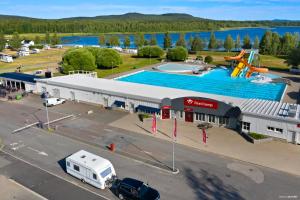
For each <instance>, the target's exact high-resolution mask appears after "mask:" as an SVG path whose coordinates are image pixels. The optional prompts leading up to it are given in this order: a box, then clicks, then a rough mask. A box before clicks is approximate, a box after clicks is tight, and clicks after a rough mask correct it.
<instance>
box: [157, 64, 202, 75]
mask: <svg viewBox="0 0 300 200" xmlns="http://www.w3.org/2000/svg"><path fill="white" fill-rule="evenodd" d="M156 68H157V69H158V70H160V71H164V72H172V73H188V72H193V71H198V70H203V68H204V67H203V66H195V65H188V64H176V63H167V64H163V65H160V66H157V67H156Z"/></svg>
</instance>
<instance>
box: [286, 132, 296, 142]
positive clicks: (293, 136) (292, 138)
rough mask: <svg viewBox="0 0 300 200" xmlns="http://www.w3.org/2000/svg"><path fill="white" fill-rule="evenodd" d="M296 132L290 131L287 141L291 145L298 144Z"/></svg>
mask: <svg viewBox="0 0 300 200" xmlns="http://www.w3.org/2000/svg"><path fill="white" fill-rule="evenodd" d="M296 136H297V135H296V132H295V131H288V135H287V141H288V142H291V143H296V139H297V138H296Z"/></svg>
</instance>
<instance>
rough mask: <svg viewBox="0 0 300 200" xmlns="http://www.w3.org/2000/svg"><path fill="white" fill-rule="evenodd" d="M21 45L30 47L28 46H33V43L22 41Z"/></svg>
mask: <svg viewBox="0 0 300 200" xmlns="http://www.w3.org/2000/svg"><path fill="white" fill-rule="evenodd" d="M21 44H22V46H24V47H30V46H34V41H33V40H22V41H21Z"/></svg>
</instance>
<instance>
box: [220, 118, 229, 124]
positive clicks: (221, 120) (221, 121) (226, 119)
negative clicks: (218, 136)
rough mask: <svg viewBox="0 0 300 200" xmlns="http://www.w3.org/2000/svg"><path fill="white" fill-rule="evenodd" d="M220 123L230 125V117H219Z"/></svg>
mask: <svg viewBox="0 0 300 200" xmlns="http://www.w3.org/2000/svg"><path fill="white" fill-rule="evenodd" d="M219 124H224V125H228V124H229V118H228V117H219Z"/></svg>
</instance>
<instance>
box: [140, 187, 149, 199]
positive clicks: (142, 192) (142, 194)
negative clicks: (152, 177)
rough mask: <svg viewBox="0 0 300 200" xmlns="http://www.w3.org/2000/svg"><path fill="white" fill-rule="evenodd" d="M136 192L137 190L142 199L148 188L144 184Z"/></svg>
mask: <svg viewBox="0 0 300 200" xmlns="http://www.w3.org/2000/svg"><path fill="white" fill-rule="evenodd" d="M138 190H139V196H140V197H142V196H144V195H145V194H146V192H147V191H148V187H147V186H146V185H145V184H143V185H142V186H141V187H140V188H139V189H138Z"/></svg>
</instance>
